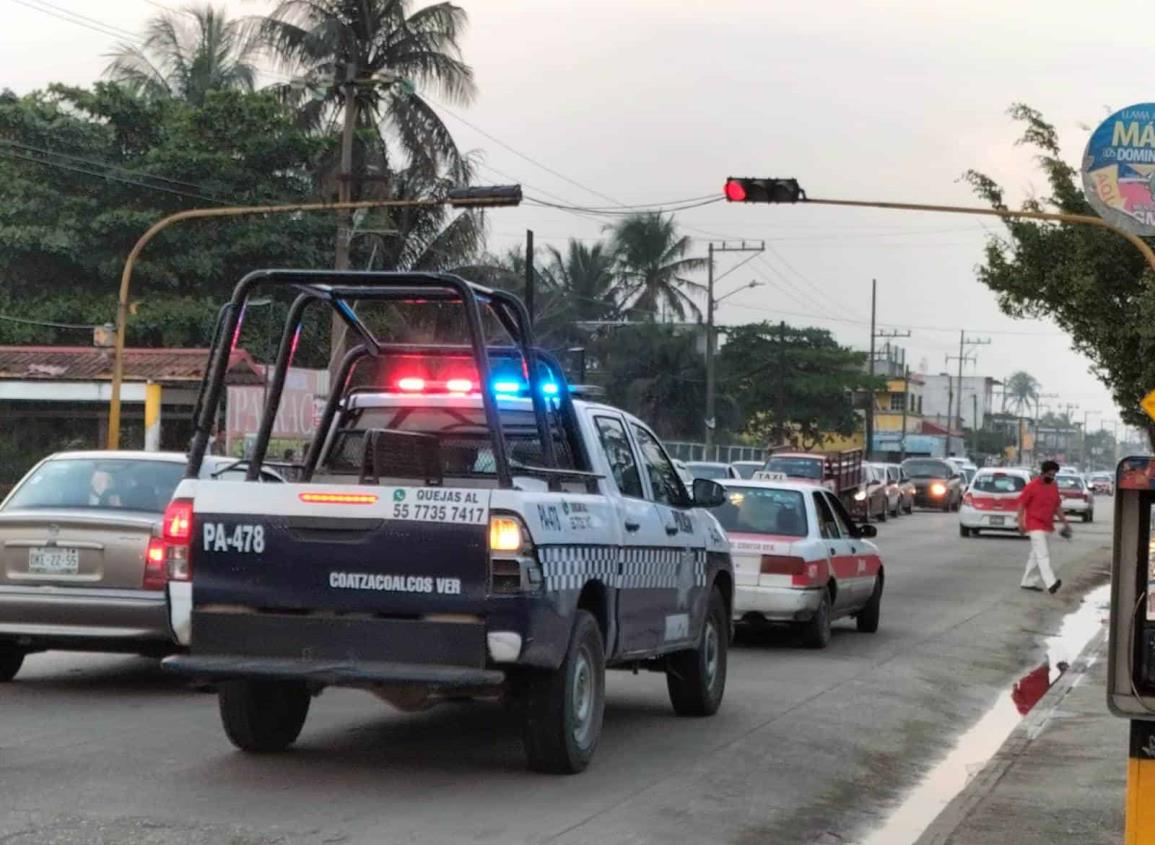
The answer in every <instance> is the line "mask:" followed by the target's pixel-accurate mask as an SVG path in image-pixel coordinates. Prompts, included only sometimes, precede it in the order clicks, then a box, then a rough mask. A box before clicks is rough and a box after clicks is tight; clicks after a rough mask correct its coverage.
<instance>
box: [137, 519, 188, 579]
mask: <svg viewBox="0 0 1155 845" xmlns="http://www.w3.org/2000/svg"><path fill="white" fill-rule="evenodd" d="M192 532H193V503H192V500H191V499H174V500H173V501H171V502H169V504H168V507H167V508H165V509H164V526H163V530H162V531H161V540H162V542H163V550H164V571H165V572H166V573H167V575H168V578H169V579H171V580H173V581H188V580H189V579H191V578H192V557H191V555H190V554H189V549H190V545H191V542H192ZM149 545H150V548H151V543H150V544H149ZM146 568H147V567H146Z"/></svg>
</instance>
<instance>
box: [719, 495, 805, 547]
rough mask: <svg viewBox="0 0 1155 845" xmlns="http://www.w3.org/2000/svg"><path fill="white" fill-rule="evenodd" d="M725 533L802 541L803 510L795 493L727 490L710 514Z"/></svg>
mask: <svg viewBox="0 0 1155 845" xmlns="http://www.w3.org/2000/svg"><path fill="white" fill-rule="evenodd" d="M713 514H714V516H716V517H718V521H719V522H720V523H722V527H723V528H725V529H726V530H727V531H733V532H737V533H739V534H778V535H782V536H786V537H805V536H806V535H807V533H808V530H807V524H806V506H805V504H804V503H803V500H802V494H801V493H799V492H798V491H797V490H776V489H773V488H769V487H727V488H726V502H725V504H723V505H721V506H720V507H718V508H715V509H714V511H713Z"/></svg>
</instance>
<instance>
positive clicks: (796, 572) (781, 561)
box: [758, 555, 821, 587]
mask: <svg viewBox="0 0 1155 845" xmlns="http://www.w3.org/2000/svg"><path fill="white" fill-rule="evenodd" d="M820 569H821V567H820V566H819V564H817V563H812V562H810V561H807V560H805V559H803V558H800V557H793V556H792V555H762V563H761V565H760V566H759V567H758V571H759V572H760V573H761V574H762V575H789V576H790V585H791V586H792V587H811V586H814V585H816V584H819V583H821V579H820V576H821V572H820Z"/></svg>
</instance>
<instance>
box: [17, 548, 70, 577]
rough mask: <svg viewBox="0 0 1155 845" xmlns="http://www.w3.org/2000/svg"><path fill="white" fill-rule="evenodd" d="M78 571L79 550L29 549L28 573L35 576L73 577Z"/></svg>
mask: <svg viewBox="0 0 1155 845" xmlns="http://www.w3.org/2000/svg"><path fill="white" fill-rule="evenodd" d="M79 570H80V550H79V549H48V548H41V549H29V550H28V571H29V572H30V573H32V574H35V575H75V574H76V573H77V572H78V571H79Z"/></svg>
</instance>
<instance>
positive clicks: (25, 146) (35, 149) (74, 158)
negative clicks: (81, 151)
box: [0, 139, 204, 191]
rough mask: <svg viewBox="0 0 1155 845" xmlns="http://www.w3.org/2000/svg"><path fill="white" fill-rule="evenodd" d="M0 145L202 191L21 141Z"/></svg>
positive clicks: (0, 141) (193, 185)
mask: <svg viewBox="0 0 1155 845" xmlns="http://www.w3.org/2000/svg"><path fill="white" fill-rule="evenodd" d="M0 144H4V145H6V146H9V147H19V148H20V149H22V150H24V151H26V152H34V153H42V154H43V155H49V156H56V157H58V158H64V159H69V160H71V161H77V162H80V163H81V164H88V165H91V166H93V167H104V168H107V169H109V170H117V171H120V172H121V173H127V174H128V175H129V176H137V177H142V178H148V179H156V180H158V181H160V182H169V183H170V184H173V185H183V186H184V187H186V188H193V189H194V190H198V191H203V190H204V186H203V185H198V184H196V183H195V182H185V181H183V180H181V179H172V178H170V177H168V176H161V175H159V174H156V173H147V172H145V171H142V170H131V169H129V168H127V167H120V166H119V165H116V164H112V163H111V162H107V161H100V160H99V159H94V158H85V157H84V156H78V155H74V154H72V153H62V152H60V151H59V150H46V149H44V148H43V147H34V146H32V145H31V144H25V143H23V142H21V141H10V140H7V139H0Z"/></svg>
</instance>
